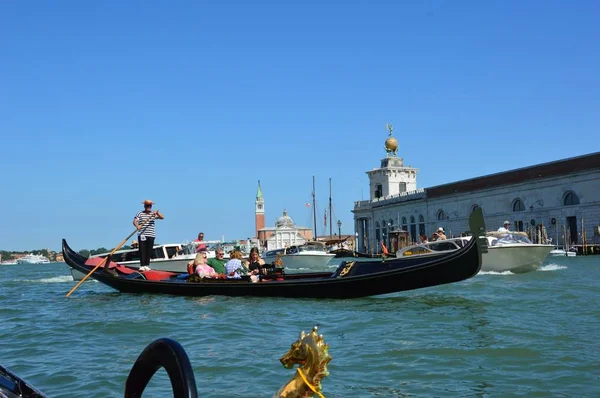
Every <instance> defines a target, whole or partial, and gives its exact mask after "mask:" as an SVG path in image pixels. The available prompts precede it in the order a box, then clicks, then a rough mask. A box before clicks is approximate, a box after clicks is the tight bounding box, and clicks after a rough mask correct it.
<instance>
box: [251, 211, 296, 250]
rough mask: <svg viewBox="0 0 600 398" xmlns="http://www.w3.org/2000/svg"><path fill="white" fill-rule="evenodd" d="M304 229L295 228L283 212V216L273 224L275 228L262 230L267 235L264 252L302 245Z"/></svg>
mask: <svg viewBox="0 0 600 398" xmlns="http://www.w3.org/2000/svg"><path fill="white" fill-rule="evenodd" d="M306 229H307V228H305V227H296V225H295V224H294V220H292V218H291V217H290V216H288V215H287V212H286V211H285V210H284V211H283V215H282V216H281V217H279V218H278V219H277V221H276V222H275V228H264V229H263V230H262V231H265V233H266V234H267V235H269V234H270V236H269V237H268V238H267V245H266V250H275V249H282V248H284V247H289V246H292V245H303V244H305V243H306V239H305V238H304V237H303V236H302V233H301V232H302V231H305V230H306Z"/></svg>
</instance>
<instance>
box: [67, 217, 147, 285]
mask: <svg viewBox="0 0 600 398" xmlns="http://www.w3.org/2000/svg"><path fill="white" fill-rule="evenodd" d="M154 218H156V215H154V216H152V217H150V218H149V219H147V220H146V221H144V222H143V223H142V224H141V225H140V228H139V229H140V230H141V229H142V228H143V227H144V225H146V224H147V223H149V222H150V221H151V220H153V219H154ZM137 231H138V229H137V228H136V229H135V230H134V231H133V232H132V233H130V234H129V235H128V236H127V237H126V238H125V239H123V241H122V242H121V243H119V245H118V246H117V247H115V248H114V249H113V251H111V252H110V253H109V254H108V256H106V257H104V259H102V261H101V262H100V263H99V264H98V265H96V266H95V267H94V268H93V269H92V270H91V271H90V272H89V273H88V274H87V275H86V276H84V277H83V279H82V280H80V281H79V283H78V284H76V285H75V287H74V288H73V289H71V291H70V292H69V293H67V297H69V296H70V295H71V293H73V292H74V291H75V290H77V288H78V287H79V285H81V284H82V283H83V282H85V280H86V279H87V278H88V277H89V276H90V275H92V274H93V273H94V271H96V270H97V269H98V268H100V267H101V266H102V265H104V263H105V262H106V259H107V258H109V257H110V256H112V255H113V254H114V253H115V252H116V251H117V250H119V249H120V248H121V246H123V245H124V244H125V243H126V242H127V241H128V240H129V238H131V237H132V236H133V235H134V234H135V233H136V232H137Z"/></svg>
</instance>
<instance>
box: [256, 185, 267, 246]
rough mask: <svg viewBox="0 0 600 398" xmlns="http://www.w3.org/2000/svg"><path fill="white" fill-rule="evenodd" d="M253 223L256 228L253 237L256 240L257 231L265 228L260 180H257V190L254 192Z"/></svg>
mask: <svg viewBox="0 0 600 398" xmlns="http://www.w3.org/2000/svg"><path fill="white" fill-rule="evenodd" d="M254 221H255V227H256V231H255V235H254V237H255V238H258V231H259V230H261V229H263V228H264V227H265V199H264V198H263V193H262V189H261V188H260V180H258V190H257V191H256V201H255V202H254Z"/></svg>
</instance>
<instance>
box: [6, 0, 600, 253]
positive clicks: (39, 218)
mask: <svg viewBox="0 0 600 398" xmlns="http://www.w3.org/2000/svg"><path fill="white" fill-rule="evenodd" d="M123 3H125V4H123ZM599 15H600V3H599V2H597V1H583V0H580V1H575V2H567V1H552V0H550V1H536V0H530V1H516V0H515V1H417V0H415V1H385V2H382V1H344V2H342V1H339V2H323V1H299V2H295V3H294V2H291V1H285V2H277V1H271V2H266V1H262V2H247V1H237V2H232V1H226V0H224V1H214V2H201V1H189V2H183V1H169V2H156V1H149V2H146V1H145V2H142V1H128V2H122V1H100V2H89V1H85V2H82V1H57V2H3V3H2V4H0V137H1V141H0V142H1V145H0V151H1V157H0V176H1V181H2V191H1V192H0V211H1V213H0V249H4V250H32V249H39V248H50V249H53V250H58V249H59V248H60V240H61V238H63V237H65V238H67V240H68V241H69V242H70V243H71V245H72V246H73V247H74V248H76V249H83V248H88V249H92V248H97V247H100V246H105V247H114V246H115V245H117V244H118V243H119V242H120V241H121V240H122V239H123V238H125V237H126V236H127V235H128V234H129V233H130V232H131V231H132V230H133V226H132V224H131V222H132V218H133V216H134V215H135V213H136V212H137V211H138V210H140V209H141V207H142V206H141V204H140V202H141V201H142V200H144V199H146V198H150V199H152V200H154V201H155V202H157V203H158V205H157V207H156V208H158V209H160V210H161V211H162V212H163V213H164V214H165V217H166V219H165V220H163V221H161V222H160V223H158V224H157V234H158V241H160V242H166V241H172V242H178V241H182V240H186V239H193V238H195V236H196V235H197V233H198V232H199V231H204V232H205V233H206V236H207V237H208V238H211V239H218V238H220V237H221V236H222V235H224V236H225V238H226V239H233V238H246V237H248V236H252V235H253V231H254V199H255V195H256V186H257V180H259V179H260V180H261V183H262V187H263V192H264V196H265V203H266V205H265V207H266V211H267V217H266V220H267V225H273V223H274V221H275V219H276V218H277V217H278V216H279V215H281V212H282V211H283V209H284V208H285V209H287V210H288V213H289V215H290V216H291V217H292V218H293V219H294V220H295V222H296V223H297V224H300V225H307V226H310V222H311V219H312V217H311V215H310V212H309V211H308V210H309V209H307V208H306V207H305V203H306V202H308V201H310V200H311V191H312V176H313V175H314V176H315V177H316V181H317V189H316V194H317V202H318V203H317V208H318V217H317V218H318V220H319V225H320V230H319V233H322V230H323V227H322V219H323V210H324V209H325V207H327V203H328V197H329V188H328V180H329V178H331V179H332V183H333V204H334V218H335V219H338V218H339V219H340V220H341V221H342V223H343V225H342V233H352V232H353V221H352V213H351V209H352V206H353V201H355V200H360V199H363V198H364V199H367V198H368V179H367V176H366V174H365V171H367V170H369V169H371V168H373V167H376V166H378V164H379V160H380V158H382V157H383V156H384V155H385V153H384V151H383V141H384V140H385V138H386V135H387V132H386V130H385V124H386V123H392V124H393V125H394V128H395V130H394V134H395V136H396V137H397V138H398V140H399V142H400V150H399V156H402V157H404V160H405V164H407V165H411V166H413V167H417V168H419V169H420V172H419V175H418V185H419V187H420V188H426V187H430V186H433V185H437V184H443V183H449V182H452V181H457V180H461V179H465V178H470V177H475V176H479V175H484V174H489V173H494V172H498V171H503V170H508V169H513V168H518V167H523V166H528V165H533V164H538V163H542V162H547V161H552V160H557V159H562V158H567V157H571V156H576V155H581V154H585V153H590V152H595V151H598V150H600V145H599V140H598V137H599V135H598V125H599V121H600V113H599V112H598V110H599V109H600V95H599V94H600V73H599V72H598V71H600V55H599V54H600V52H599V49H598V43H600V25H599V24H598V16H599ZM336 229H337V228H336Z"/></svg>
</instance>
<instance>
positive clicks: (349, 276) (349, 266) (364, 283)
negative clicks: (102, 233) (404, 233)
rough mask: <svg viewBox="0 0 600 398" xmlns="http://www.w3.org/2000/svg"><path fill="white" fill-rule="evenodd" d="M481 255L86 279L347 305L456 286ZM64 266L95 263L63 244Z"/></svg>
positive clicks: (103, 273)
mask: <svg viewBox="0 0 600 398" xmlns="http://www.w3.org/2000/svg"><path fill="white" fill-rule="evenodd" d="M469 225H470V228H471V231H475V232H476V233H474V235H475V236H478V234H480V233H481V231H485V225H484V222H483V213H482V211H481V209H480V208H478V209H476V210H474V211H473V213H472V214H471V216H470V218H469ZM485 250H486V246H485V242H484V241H483V240H481V239H471V240H470V241H469V243H468V244H467V245H465V247H463V248H462V249H460V250H457V251H454V252H451V253H448V254H446V255H443V256H440V257H436V258H433V259H431V258H419V257H418V256H417V257H415V258H414V259H410V258H408V259H374V260H365V261H349V262H348V261H345V262H342V263H341V264H340V266H339V267H338V268H337V269H336V271H335V272H333V273H331V272H325V273H323V272H321V273H310V274H288V275H283V274H281V273H280V274H277V275H276V276H274V277H270V278H264V279H263V280H261V281H260V282H254V283H253V282H251V281H250V280H249V279H207V278H204V279H202V280H200V281H194V282H191V281H187V280H183V279H180V278H181V275H178V274H176V273H170V272H163V271H145V272H139V271H133V270H129V269H127V268H126V267H123V266H119V265H116V264H114V263H112V262H106V264H105V266H103V267H99V268H98V269H96V271H94V272H93V273H92V274H91V275H90V277H92V278H94V279H96V280H97V281H99V282H101V283H103V284H105V285H107V286H110V287H112V288H113V289H116V290H118V291H120V292H123V293H150V294H170V295H179V296H209V295H223V296H257V297H292V298H332V299H350V298H358V297H366V296H374V295H380V294H387V293H394V292H401V291H406V290H413V289H420V288H425V287H430V286H437V285H442V284H447V283H453V282H459V281H462V280H465V279H468V278H470V277H472V276H474V275H476V274H477V273H478V272H479V270H480V269H481V255H482V253H483V251H485ZM62 251H63V256H64V259H65V262H66V263H67V264H68V265H69V266H71V267H73V268H75V269H76V270H78V271H81V272H83V273H85V274H87V273H89V272H90V271H91V270H92V269H93V268H94V267H95V266H96V265H97V264H98V263H97V260H96V262H95V261H91V260H92V259H87V258H85V257H83V256H81V255H79V254H78V253H76V252H75V251H73V250H72V249H71V248H70V247H69V246H68V244H67V242H66V240H64V239H63V241H62Z"/></svg>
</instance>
